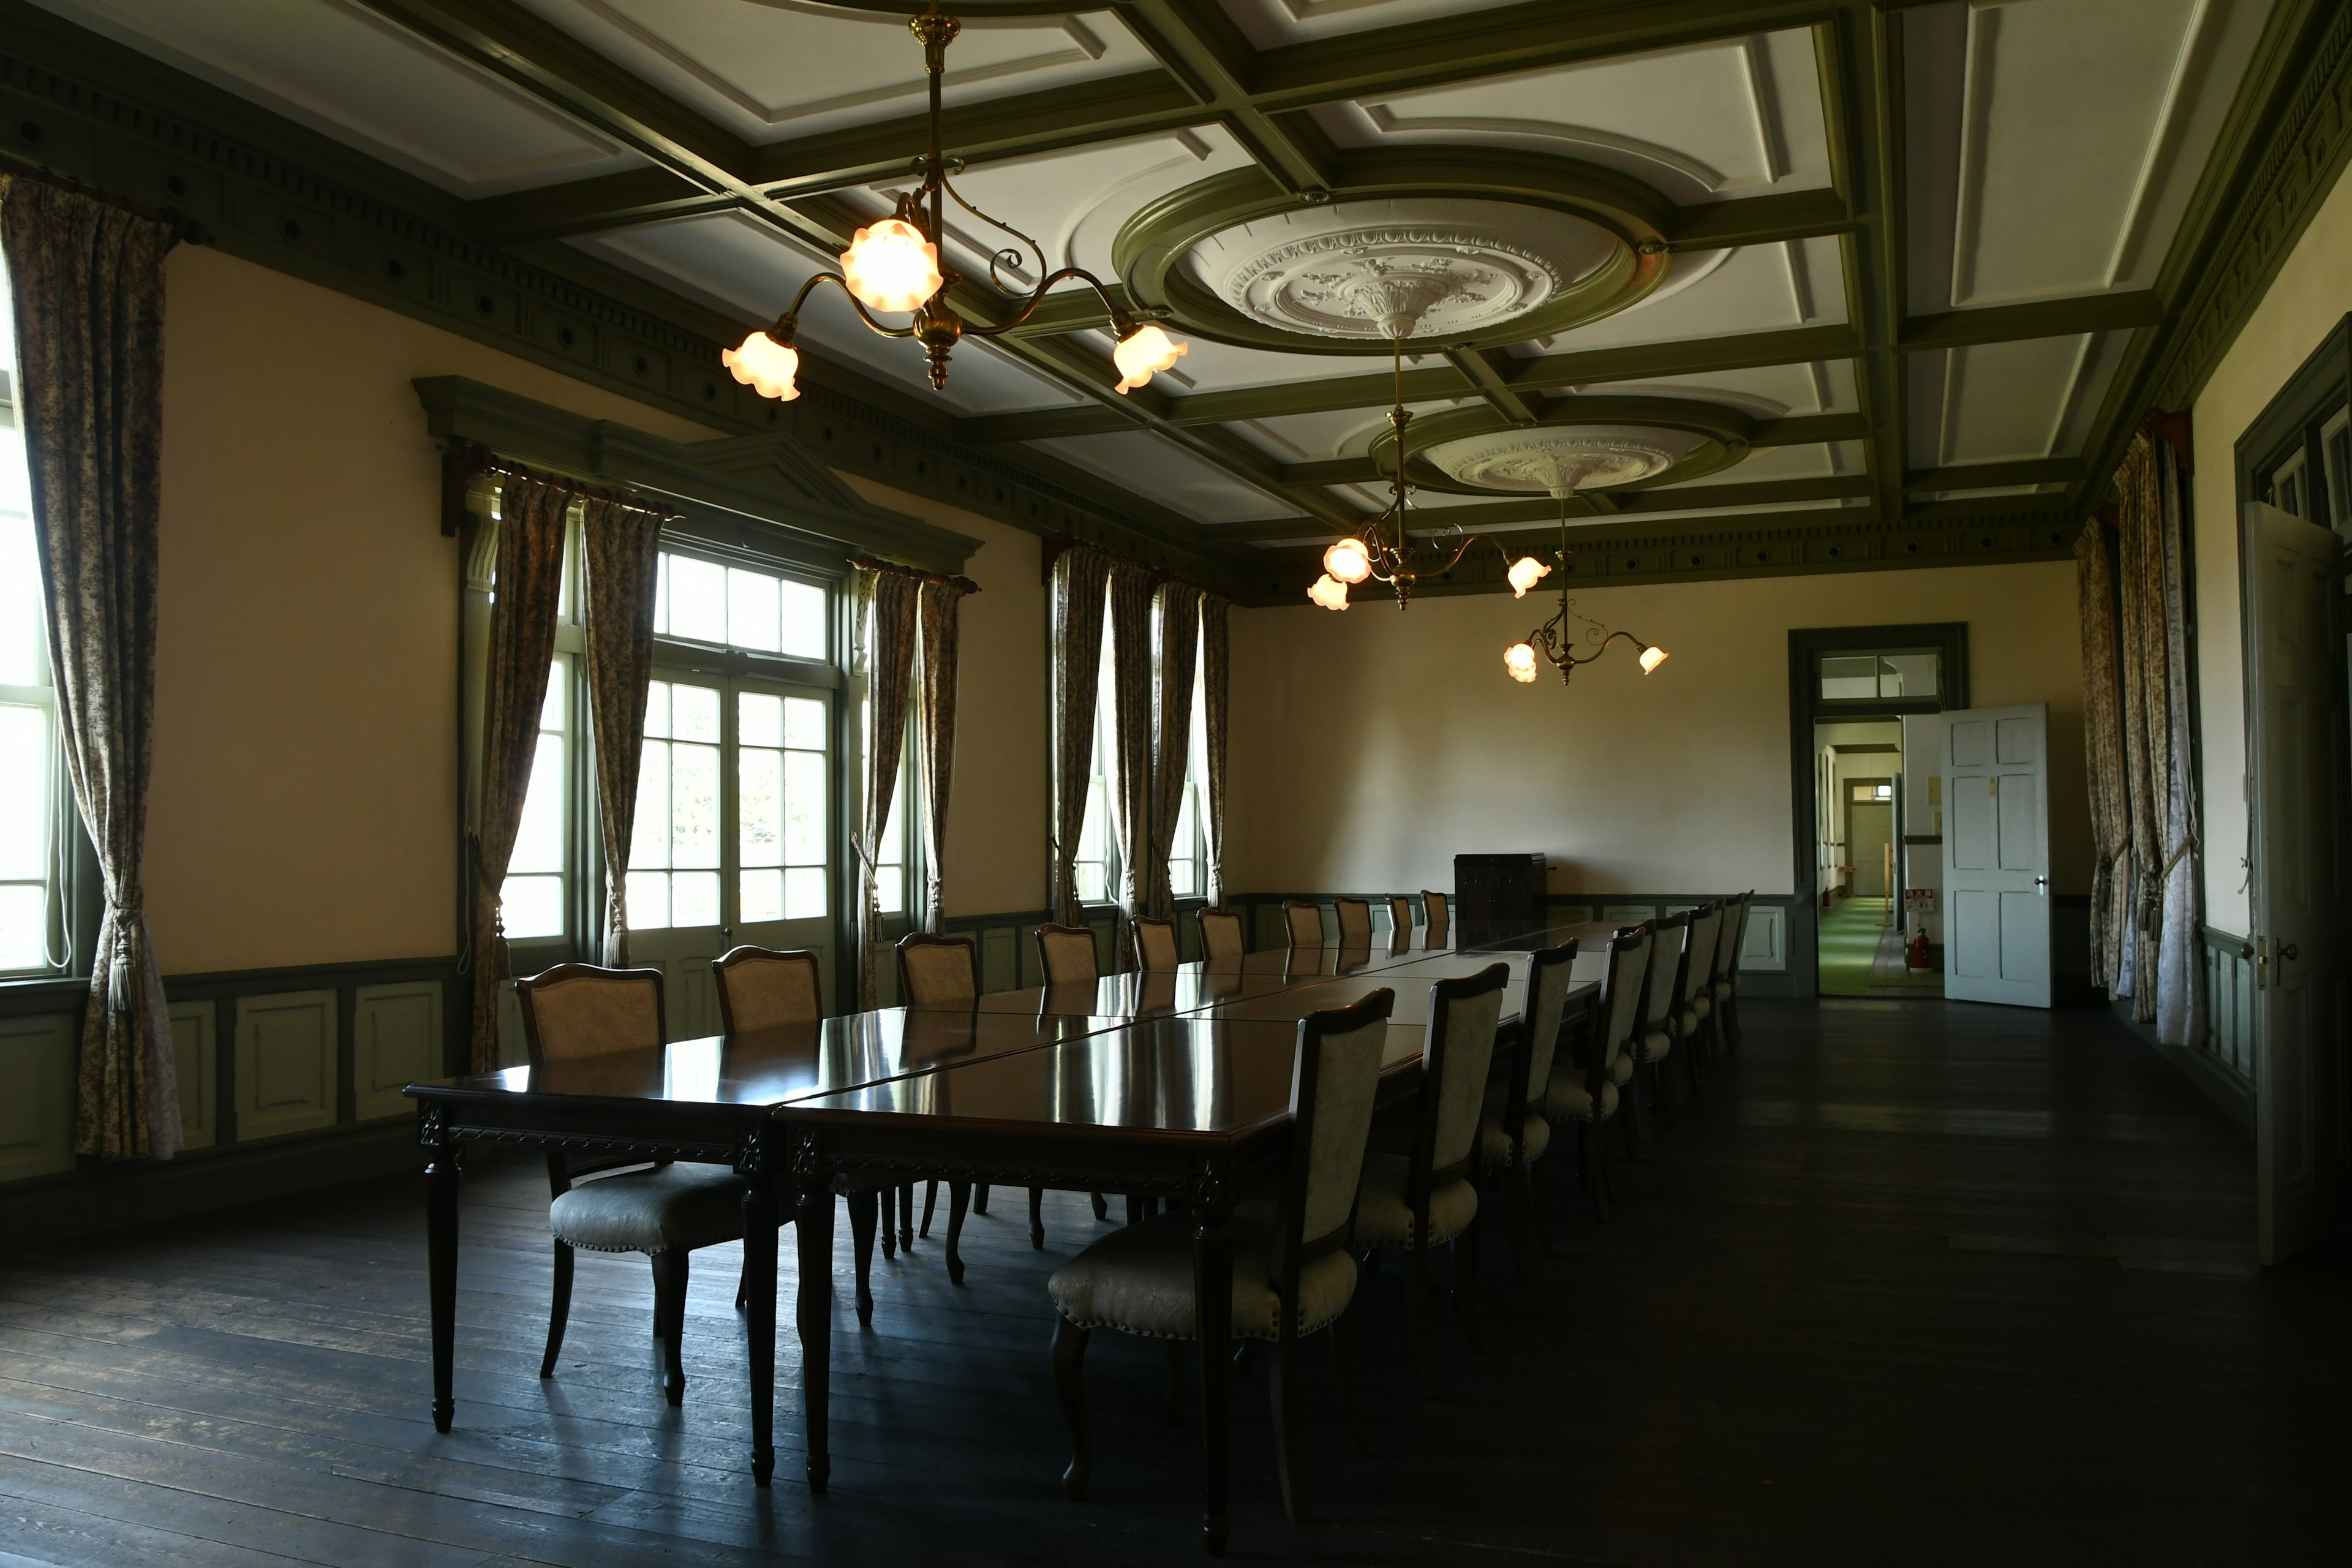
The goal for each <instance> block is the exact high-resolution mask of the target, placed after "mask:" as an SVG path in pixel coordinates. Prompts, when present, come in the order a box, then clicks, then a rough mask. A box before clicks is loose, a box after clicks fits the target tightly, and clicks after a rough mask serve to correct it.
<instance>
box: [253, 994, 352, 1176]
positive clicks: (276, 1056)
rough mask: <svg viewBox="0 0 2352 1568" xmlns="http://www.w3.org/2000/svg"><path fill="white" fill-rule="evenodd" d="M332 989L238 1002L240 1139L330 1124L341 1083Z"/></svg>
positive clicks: (333, 1118) (336, 1006)
mask: <svg viewBox="0 0 2352 1568" xmlns="http://www.w3.org/2000/svg"><path fill="white" fill-rule="evenodd" d="M340 1010H341V1009H340V1006H339V1005H338V998H337V995H336V994H335V993H334V992H333V991H280V992H277V993H273V994H268V995H262V996H240V997H238V998H237V1003H236V1131H237V1137H238V1139H239V1140H240V1141H249V1140H252V1139H255V1138H267V1137H270V1136H273V1135H275V1134H278V1133H281V1132H310V1131H316V1130H317V1129H319V1128H321V1127H331V1126H333V1125H334V1124H335V1102H336V1097H337V1093H338V1090H339V1088H340V1086H341V1080H342V1075H341V1070H340V1068H341V1063H340V1061H339V1060H338V1059H337V1058H338V1056H339V1052H338V1050H337V1048H336V1047H337V1045H338V1043H339V1041H340V1037H341V1030H340V1029H339V1028H338V1027H337V1024H338V1022H339V1019H338V1014H339V1012H340Z"/></svg>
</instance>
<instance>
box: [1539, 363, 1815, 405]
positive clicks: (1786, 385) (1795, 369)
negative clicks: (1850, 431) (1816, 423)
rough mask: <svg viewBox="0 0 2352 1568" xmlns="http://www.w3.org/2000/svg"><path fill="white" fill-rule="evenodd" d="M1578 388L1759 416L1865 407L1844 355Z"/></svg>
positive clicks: (1580, 390)
mask: <svg viewBox="0 0 2352 1568" xmlns="http://www.w3.org/2000/svg"><path fill="white" fill-rule="evenodd" d="M1575 390H1576V391H1577V392H1579V393H1589V394H1591V395H1609V396H1643V397H1695V398H1700V399H1704V400H1706V401H1707V402H1710V403H1725V404H1729V405H1731V406H1732V407H1734V408H1738V409H1740V410H1742V411H1743V412H1745V413H1747V414H1749V415H1752V416H1755V417H1757V418H1759V419H1778V418H1780V417H1782V416H1785V415H1791V414H1851V413H1853V412H1854V411H1855V410H1856V409H1857V408H1859V407H1860V406H1861V403H1860V401H1859V400H1858V398H1857V397H1856V395H1855V392H1854V380H1853V361H1852V360H1843V359H1837V360H1817V361H1812V362H1802V361H1801V362H1799V363H1793V364H1768V365H1758V366H1755V367H1754V368H1752V369H1748V370H1718V371H1709V372H1707V373H1706V374H1703V375H1659V376H1651V377H1648V378H1646V379H1644V380H1641V381H1608V382H1594V383H1593V384H1591V385H1590V386H1580V387H1577V388H1575Z"/></svg>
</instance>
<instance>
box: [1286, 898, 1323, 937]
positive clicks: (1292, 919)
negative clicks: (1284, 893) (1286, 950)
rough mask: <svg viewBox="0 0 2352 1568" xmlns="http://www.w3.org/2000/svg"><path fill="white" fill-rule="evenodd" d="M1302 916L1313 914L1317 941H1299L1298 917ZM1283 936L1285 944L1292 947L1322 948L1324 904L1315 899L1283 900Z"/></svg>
mask: <svg viewBox="0 0 2352 1568" xmlns="http://www.w3.org/2000/svg"><path fill="white" fill-rule="evenodd" d="M1302 914H1312V915H1313V916H1314V917H1315V940H1314V941H1313V942H1301V941H1299V940H1298V921H1297V916H1299V915H1302ZM1282 935H1283V941H1284V942H1285V944H1286V945H1287V946H1290V947H1294V948H1299V947H1321V946H1322V945H1323V905H1322V903H1321V902H1320V901H1319V900H1314V899H1285V900H1282Z"/></svg>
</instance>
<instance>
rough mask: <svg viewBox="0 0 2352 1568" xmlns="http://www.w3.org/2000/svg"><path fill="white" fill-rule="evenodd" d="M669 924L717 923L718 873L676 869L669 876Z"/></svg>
mask: <svg viewBox="0 0 2352 1568" xmlns="http://www.w3.org/2000/svg"><path fill="white" fill-rule="evenodd" d="M669 912H670V923H671V924H672V925H678V926H715V925H717V924H718V923H719V873H718V872H716V871H678V872H674V873H672V874H671V877H670V879H669Z"/></svg>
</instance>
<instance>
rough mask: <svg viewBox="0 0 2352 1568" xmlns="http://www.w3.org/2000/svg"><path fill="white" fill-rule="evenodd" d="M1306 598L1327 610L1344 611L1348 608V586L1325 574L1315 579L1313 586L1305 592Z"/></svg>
mask: <svg viewBox="0 0 2352 1568" xmlns="http://www.w3.org/2000/svg"><path fill="white" fill-rule="evenodd" d="M1307 597H1308V598H1310V599H1312V600H1314V601H1315V602H1316V603H1317V604H1318V605H1322V606H1323V607H1324V608H1325V609H1327V610H1344V609H1346V608H1347V607H1348V584H1345V583H1341V582H1339V581H1337V580H1335V579H1334V578H1333V577H1332V576H1331V574H1329V573H1328V572H1327V573H1325V574H1323V575H1322V576H1320V577H1318V578H1316V579H1315V586H1313V587H1312V588H1309V589H1307Z"/></svg>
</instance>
